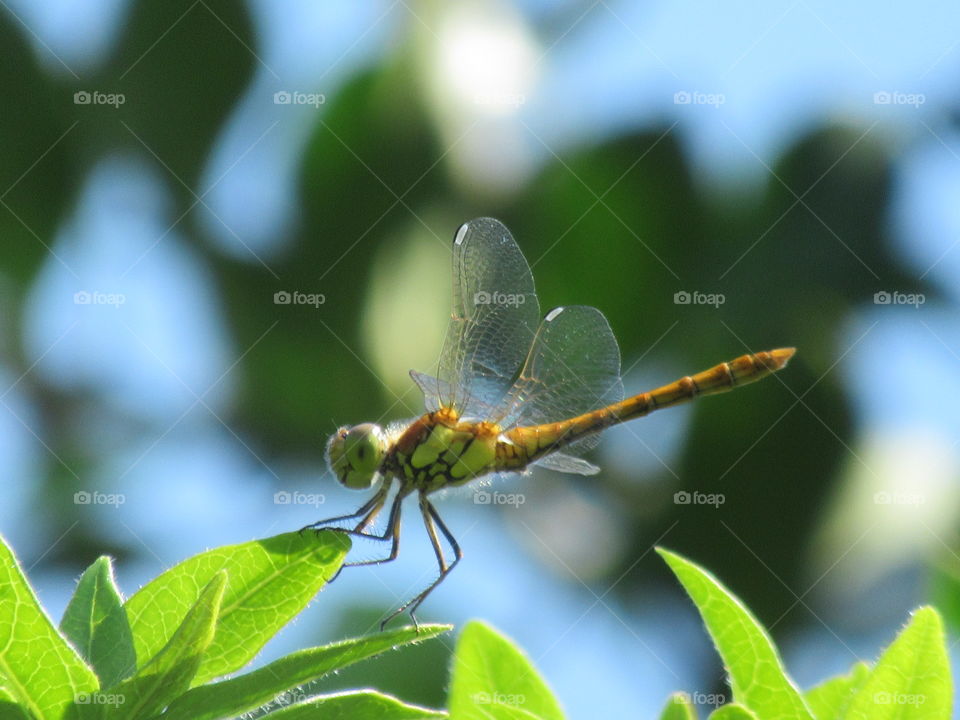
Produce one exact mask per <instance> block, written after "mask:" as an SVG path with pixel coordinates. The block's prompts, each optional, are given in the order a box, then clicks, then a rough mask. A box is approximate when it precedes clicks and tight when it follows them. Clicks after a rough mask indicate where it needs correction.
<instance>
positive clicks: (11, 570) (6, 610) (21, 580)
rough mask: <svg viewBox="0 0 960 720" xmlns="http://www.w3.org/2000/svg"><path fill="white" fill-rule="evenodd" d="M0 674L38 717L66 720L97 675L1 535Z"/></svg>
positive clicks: (9, 689)
mask: <svg viewBox="0 0 960 720" xmlns="http://www.w3.org/2000/svg"><path fill="white" fill-rule="evenodd" d="M0 676H2V677H3V678H4V686H5V688H6V691H7V692H8V693H9V695H10V696H11V697H12V698H13V699H14V700H16V702H17V703H19V704H20V705H21V706H23V707H24V708H26V709H27V710H28V711H29V713H31V714H32V715H33V717H34V718H35V719H36V720H48V719H49V720H60V719H61V718H63V717H72V716H70V715H65V712H68V710H67V709H68V708H69V707H71V706H72V705H73V702H74V700H76V699H77V698H78V697H79V696H81V695H84V694H87V693H90V692H93V691H94V690H96V689H97V676H96V675H94V673H93V671H92V670H91V669H90V668H89V667H87V665H86V663H84V662H83V660H82V659H81V658H80V656H78V655H77V653H76V651H75V650H74V649H73V648H72V647H70V644H69V643H68V642H67V641H66V640H65V639H64V638H63V636H62V635H60V633H58V632H57V629H56V628H55V627H54V626H53V623H52V622H50V618H48V617H47V615H46V613H44V611H43V609H42V608H41V607H40V603H39V601H38V600H37V597H36V595H34V594H33V590H32V589H31V588H30V585H29V584H28V583H27V580H26V578H25V577H24V575H23V572H22V571H21V569H20V564H19V563H18V562H17V558H16V557H15V556H14V554H13V551H12V550H11V549H10V548H9V546H7V544H6V542H5V541H4V540H3V538H0Z"/></svg>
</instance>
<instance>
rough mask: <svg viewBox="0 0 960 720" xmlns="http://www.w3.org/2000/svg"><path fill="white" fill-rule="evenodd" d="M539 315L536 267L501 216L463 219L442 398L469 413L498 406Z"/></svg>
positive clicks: (482, 413) (456, 248) (444, 354)
mask: <svg viewBox="0 0 960 720" xmlns="http://www.w3.org/2000/svg"><path fill="white" fill-rule="evenodd" d="M539 317H540V306H539V303H538V302H537V295H536V292H535V291H534V287H533V276H532V275H531V273H530V267H529V266H528V265H527V261H526V260H525V259H524V257H523V253H521V252H520V248H519V247H517V243H516V242H515V241H514V239H513V236H512V235H510V231H509V230H507V228H506V227H505V226H504V225H503V223H501V222H500V221H498V220H494V219H493V218H478V219H476V220H470V221H469V222H466V223H464V224H463V225H461V226H460V228H459V229H458V230H457V234H456V237H455V238H454V242H453V310H452V313H451V316H450V324H449V326H448V328H447V335H446V339H445V340H444V345H443V350H442V351H441V356H440V372H439V381H440V382H438V383H437V392H436V396H437V397H438V398H439V400H440V402H441V403H442V404H443V405H446V406H449V407H453V408H455V409H456V410H457V411H458V412H459V413H460V414H461V415H462V416H465V417H475V418H485V417H487V416H488V414H489V412H490V408H492V407H497V406H499V405H500V404H501V403H502V401H503V398H504V396H505V395H506V393H507V392H508V391H509V389H510V387H511V385H512V384H513V382H514V380H515V379H516V377H517V374H518V373H519V371H520V368H521V367H522V366H523V363H524V360H525V359H526V357H527V353H528V351H529V349H530V345H531V343H532V341H533V337H534V334H535V332H536V328H537V323H538V321H539Z"/></svg>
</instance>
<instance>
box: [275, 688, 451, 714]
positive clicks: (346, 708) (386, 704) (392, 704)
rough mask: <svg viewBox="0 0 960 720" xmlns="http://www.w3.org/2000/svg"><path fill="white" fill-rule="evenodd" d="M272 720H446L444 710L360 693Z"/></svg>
mask: <svg viewBox="0 0 960 720" xmlns="http://www.w3.org/2000/svg"><path fill="white" fill-rule="evenodd" d="M269 717H270V718H271V720H272V719H273V718H276V719H277V720H316V719H317V718H323V720H427V719H429V718H445V717H447V714H446V713H445V712H441V711H440V710H431V709H430V708H425V707H420V706H419V705H406V704H404V703H402V702H400V701H399V700H397V699H396V698H395V697H393V696H391V695H384V694H382V693H378V692H374V691H373V690H360V691H358V692H350V693H340V694H337V695H323V696H321V697H317V698H314V699H312V700H307V701H306V702H301V703H298V704H297V705H292V706H290V707H288V708H284V709H283V710H277V711H275V712H272V713H270V715H269Z"/></svg>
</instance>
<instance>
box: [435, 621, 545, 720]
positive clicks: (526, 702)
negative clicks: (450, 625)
mask: <svg viewBox="0 0 960 720" xmlns="http://www.w3.org/2000/svg"><path fill="white" fill-rule="evenodd" d="M450 717H451V718H453V719H454V720H471V719H472V718H476V719H477V720H491V718H519V717H523V718H527V719H528V720H533V718H538V719H542V720H554V719H556V720H560V719H561V718H563V712H562V711H561V710H560V705H559V704H558V703H557V700H556V698H554V696H553V693H551V692H550V689H549V688H548V687H547V685H546V683H545V682H544V681H543V680H542V679H541V677H540V675H539V674H538V673H537V670H536V668H534V667H533V664H532V663H531V662H530V660H529V659H528V658H527V657H526V656H525V655H524V654H523V652H521V651H520V650H519V649H518V648H517V647H516V646H515V645H514V644H513V642H512V641H510V640H508V639H507V638H505V637H504V636H503V635H500V634H499V633H498V632H496V631H495V630H494V629H493V628H491V627H489V626H488V625H485V624H484V623H481V622H477V621H475V620H474V621H472V622H469V623H467V625H466V627H464V629H463V631H462V632H461V633H460V639H459V640H458V641H457V647H456V650H455V651H454V654H453V677H452V678H451V681H450Z"/></svg>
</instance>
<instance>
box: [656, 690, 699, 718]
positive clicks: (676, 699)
mask: <svg viewBox="0 0 960 720" xmlns="http://www.w3.org/2000/svg"><path fill="white" fill-rule="evenodd" d="M660 720H697V711H696V710H694V708H693V702H692V701H691V700H690V696H689V695H687V694H686V693H683V692H678V693H674V694H673V695H671V696H670V697H669V698H668V699H667V704H666V705H664V707H663V710H662V711H661V712H660Z"/></svg>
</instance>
